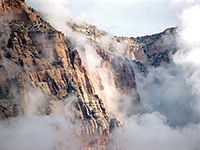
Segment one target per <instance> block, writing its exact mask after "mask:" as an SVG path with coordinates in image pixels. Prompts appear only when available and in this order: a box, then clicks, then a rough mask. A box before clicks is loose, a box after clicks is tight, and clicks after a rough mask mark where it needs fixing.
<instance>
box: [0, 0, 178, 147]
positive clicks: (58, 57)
mask: <svg viewBox="0 0 200 150" xmlns="http://www.w3.org/2000/svg"><path fill="white" fill-rule="evenodd" d="M0 16H1V20H0V29H1V30H0V43H1V44H0V120H3V119H7V118H10V117H16V116H18V115H30V114H29V112H27V110H26V106H27V105H29V100H28V93H29V91H31V90H33V89H39V90H40V91H42V93H43V94H44V95H45V98H46V99H47V103H45V105H44V106H43V108H42V109H41V110H38V111H39V114H37V115H50V114H52V113H54V108H55V107H56V106H57V105H59V104H60V103H64V101H65V100H66V99H67V98H68V97H70V96H71V95H73V96H74V97H75V99H74V101H73V102H72V106H71V112H72V114H71V121H72V122H73V123H74V124H78V125H79V126H80V131H79V132H77V133H76V134H77V136H78V137H79V138H80V139H81V141H82V142H81V149H84V150H89V149H94V150H98V149H109V148H108V145H107V144H108V142H109V141H110V143H113V142H114V141H112V138H111V134H110V133H111V132H112V130H113V129H114V128H116V127H119V126H120V124H121V122H120V121H119V120H118V119H117V117H116V115H111V113H110V110H109V109H108V108H107V104H106V98H108V97H105V96H104V95H105V92H106V90H105V88H106V87H105V84H104V83H103V82H104V81H103V80H104V78H103V77H102V75H101V73H100V72H99V71H98V70H97V71H96V72H95V76H93V74H91V73H90V72H89V71H88V69H87V66H85V65H84V64H83V59H84V57H83V58H82V57H81V56H80V52H79V51H78V50H76V49H75V48H74V47H73V44H71V42H70V39H68V38H66V36H67V35H66V36H65V35H64V34H63V33H61V32H59V31H57V30H56V29H54V28H53V27H52V26H51V25H50V24H49V23H47V22H46V21H44V20H43V19H42V18H41V17H40V16H39V15H38V13H37V12H36V11H35V10H34V9H32V8H30V7H27V5H26V3H25V1H23V0H4V1H3V0H1V2H0ZM71 28H72V29H73V30H74V32H78V33H81V34H84V35H86V37H87V38H88V40H89V42H90V43H91V45H92V46H93V50H94V51H95V52H96V53H97V55H98V56H99V57H100V58H101V68H103V69H106V70H107V71H108V72H109V73H108V76H109V81H110V82H111V83H110V84H111V86H112V87H114V88H115V89H116V90H117V91H119V92H121V93H125V94H127V95H130V96H131V97H132V105H130V107H135V106H137V105H138V104H139V102H140V97H139V94H138V92H137V85H136V81H135V70H137V69H138V70H140V71H141V72H143V73H144V74H146V73H147V72H148V70H147V66H155V67H156V66H159V65H162V63H166V62H169V61H170V59H169V52H173V51H175V48H174V46H173V44H169V45H163V43H165V42H164V40H165V38H163V37H166V38H167V39H170V40H171V41H170V43H173V42H174V41H173V40H174V38H173V34H174V33H175V29H174V28H171V29H167V30H165V31H164V32H163V33H160V34H155V35H152V36H146V37H140V38H139V37H138V38H127V37H114V36H109V35H108V33H106V32H104V31H99V30H98V29H97V28H96V27H95V26H90V25H87V24H85V25H77V24H71ZM103 38H106V41H108V42H106V43H105V42H102V39H103ZM103 41H105V40H103ZM120 101H122V102H123V100H122V99H120ZM123 109H126V108H123ZM127 113H128V115H129V114H131V113H133V112H132V111H130V112H127ZM113 149H114V148H113Z"/></svg>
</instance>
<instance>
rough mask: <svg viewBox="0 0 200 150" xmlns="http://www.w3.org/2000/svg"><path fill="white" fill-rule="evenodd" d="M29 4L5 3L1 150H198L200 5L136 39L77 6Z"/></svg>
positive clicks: (183, 8) (43, 0) (187, 5)
mask: <svg viewBox="0 0 200 150" xmlns="http://www.w3.org/2000/svg"><path fill="white" fill-rule="evenodd" d="M26 3H27V5H29V6H31V7H32V8H34V10H32V8H28V7H27V6H26V4H25V3H24V2H21V1H16V2H15V1H14V2H13V1H12V0H11V1H1V7H2V10H1V11H2V13H1V19H0V21H1V29H2V30H1V37H0V43H1V48H0V52H1V53H0V54H1V55H0V59H1V60H0V67H1V68H0V69H1V70H0V71H1V75H0V85H1V86H0V94H1V95H0V111H1V115H0V117H1V121H0V147H1V148H2V150H14V149H33V150H34V149H42V150H43V149H44V150H45V149H46V150H51V149H52V150H62V149H63V150H64V149H72V150H76V149H87V150H89V149H91V148H94V149H95V150H98V149H120V150H121V149H123V150H130V149H135V150H145V149H150V150H160V149H162V150H177V149H182V150H196V149H199V146H200V144H199V139H200V135H199V132H200V124H199V121H200V100H199V96H200V91H199V85H200V79H199V75H200V71H199V69H200V68H199V67H200V61H199V56H200V53H199V50H200V40H199V38H198V37H199V35H200V29H199V26H200V22H199V20H198V17H199V16H200V2H199V1H198V0H196V1H195V0H194V1H184V2H182V1H178V0H174V1H172V2H171V3H170V4H171V7H173V9H175V6H176V7H177V8H179V9H177V11H176V12H177V14H176V16H174V17H176V18H177V19H176V20H177V21H178V27H177V28H169V29H166V30H165V31H164V32H162V33H158V34H154V35H148V36H143V37H137V38H134V37H130V38H129V37H117V36H113V35H111V34H109V33H107V32H105V31H102V30H99V29H98V27H95V26H92V25H88V24H86V23H85V22H84V21H85V20H84V16H79V17H75V16H73V15H74V14H73V13H72V12H73V11H71V10H70V9H71V8H69V7H68V6H69V3H71V1H68V0H67V1H66V0H60V1H51V0H50V1H49V0H40V1H38V0H27V1H26ZM177 5H178V6H177ZM24 14H26V15H24ZM40 16H41V17H40ZM79 18H81V19H79ZM82 19H83V20H82ZM7 118H8V119H7ZM20 143H21V144H20Z"/></svg>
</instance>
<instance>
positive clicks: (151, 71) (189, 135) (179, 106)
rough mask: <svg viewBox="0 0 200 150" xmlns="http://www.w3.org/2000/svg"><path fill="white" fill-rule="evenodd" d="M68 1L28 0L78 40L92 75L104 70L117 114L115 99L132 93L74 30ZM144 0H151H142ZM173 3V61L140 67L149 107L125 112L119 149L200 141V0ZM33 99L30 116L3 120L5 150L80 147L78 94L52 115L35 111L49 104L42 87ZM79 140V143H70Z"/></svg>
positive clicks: (170, 147)
mask: <svg viewBox="0 0 200 150" xmlns="http://www.w3.org/2000/svg"><path fill="white" fill-rule="evenodd" d="M127 1H128V3H130V2H131V0H127ZM153 1H157V0H153ZM69 2H70V1H65V0H59V1H52V0H49V1H48V0H27V4H29V5H30V6H32V7H33V8H35V9H36V10H38V11H39V12H40V13H41V15H42V17H44V19H45V20H47V21H48V22H49V23H50V24H51V25H52V26H54V27H55V28H56V29H58V30H61V31H62V32H63V33H64V34H65V35H66V36H67V37H70V38H72V41H73V40H74V42H72V43H73V44H74V45H73V46H74V47H75V48H76V49H77V50H78V51H79V52H80V55H81V58H82V59H83V64H84V65H85V66H86V67H87V69H88V71H89V74H90V76H91V77H92V76H93V73H94V72H98V73H99V74H100V76H101V78H102V81H103V84H104V87H105V93H102V94H104V96H105V98H106V100H107V102H106V104H107V105H108V108H110V111H114V112H113V113H115V114H119V113H120V112H119V111H118V110H117V108H118V107H119V105H121V103H118V102H113V101H112V100H113V99H116V98H117V97H120V96H121V97H124V104H123V105H124V108H126V107H127V108H129V109H130V106H131V105H130V104H131V102H130V100H131V96H132V95H124V94H122V93H118V91H117V90H116V89H115V88H114V87H112V85H110V84H109V82H110V81H109V78H108V70H105V69H103V68H101V58H100V57H99V56H98V55H97V54H96V52H94V51H93V47H92V46H91V45H90V43H89V42H88V41H87V39H86V37H84V36H83V35H80V34H77V33H74V32H73V31H72V30H71V29H70V28H69V26H67V23H70V22H71V21H72V20H71V19H72V18H71V16H73V15H74V14H73V13H72V12H71V10H70V9H69V8H68V5H69ZM78 2H79V1H77V3H78ZM105 3H106V2H105ZM145 3H146V1H144V2H143V4H145ZM167 4H168V3H167ZM145 5H147V4H145ZM155 6H156V7H159V6H158V5H155ZM162 6H163V5H162ZM171 7H173V9H179V11H177V12H178V13H177V16H178V19H177V20H178V21H179V27H178V30H177V34H176V36H177V37H176V41H177V46H178V51H177V52H176V53H175V54H174V55H172V56H171V57H172V60H173V61H172V62H171V63H170V64H167V65H164V66H160V67H157V68H154V67H149V68H148V74H147V76H146V77H144V76H143V75H141V74H140V73H136V81H137V88H138V89H137V90H138V92H139V94H140V97H141V105H142V106H143V107H144V109H145V113H137V112H136V113H134V114H133V115H131V116H125V115H126V113H124V114H123V115H122V117H123V118H124V120H123V121H124V122H123V125H122V127H120V128H119V129H116V130H115V131H114V132H113V133H112V134H113V137H114V139H115V140H116V142H117V143H119V148H120V149H123V150H131V149H134V150H179V149H181V150H197V149H199V147H200V140H199V139H200V134H199V132H200V123H199V121H200V98H199V97H200V78H199V77H200V59H199V57H200V38H199V35H200V28H199V27H200V21H199V20H198V17H199V16H200V4H199V1H198V0H196V1H195V0H191V1H189V0H185V1H184V2H183V1H180V0H174V1H173V2H172V3H171ZM177 7H178V8H177ZM180 7H181V8H182V9H180ZM155 13H159V12H155ZM87 17H88V16H87V15H84V13H83V14H81V15H79V16H76V17H75V19H74V20H75V21H77V22H82V21H84V18H86V21H87ZM174 17H175V16H174ZM79 18H81V19H79ZM82 19H83V20H82ZM172 20H174V19H172ZM135 21H136V22H137V20H135ZM102 24H103V22H102ZM144 26H149V25H147V24H145V25H144ZM97 27H98V26H97ZM129 30H130V29H129ZM159 30H160V29H159ZM142 34H143V33H142ZM108 41H111V42H112V40H111V38H110V37H105V38H104V39H102V44H106V43H107V42H108ZM108 43H109V42H108ZM120 47H123V45H121V46H120ZM123 48H124V47H123ZM82 50H85V51H82ZM86 53H88V55H86ZM116 55H118V53H117V54H116ZM109 99H110V100H109ZM38 100H41V101H40V102H41V103H38ZM28 101H29V103H27V104H26V108H27V109H25V112H26V115H25V116H19V117H17V118H15V119H10V120H8V121H2V122H0V131H1V134H0V146H1V148H2V149H3V150H13V148H15V149H30V147H31V148H32V149H33V150H34V149H41V150H64V149H73V150H75V149H78V148H79V147H78V146H79V145H78V144H74V143H77V141H76V138H73V137H72V134H73V133H74V132H75V130H76V129H77V128H76V127H75V126H74V125H72V124H71V123H70V121H69V120H68V119H66V116H68V115H70V113H71V112H70V109H69V108H70V105H71V102H72V101H73V97H71V98H69V99H67V100H66V104H65V105H62V106H60V107H59V108H55V113H54V114H52V115H50V116H36V115H38V113H39V111H43V110H41V108H42V107H41V106H43V105H45V101H46V99H45V97H44V95H43V94H42V93H41V92H40V91H30V92H29V94H28ZM67 101H69V102H67ZM35 102H37V103H35ZM133 109H135V108H133ZM68 110H69V111H68ZM5 139H6V140H5ZM10 143H12V145H11V144H10ZM19 143H23V144H22V145H20V144H19ZM59 145H60V146H61V147H59ZM74 145H75V146H76V145H77V147H71V146H74ZM16 146H18V147H16ZM1 148H0V149H1Z"/></svg>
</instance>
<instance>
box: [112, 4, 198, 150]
mask: <svg viewBox="0 0 200 150" xmlns="http://www.w3.org/2000/svg"><path fill="white" fill-rule="evenodd" d="M176 2H178V1H176ZM190 2H191V1H190ZM188 4H189V5H187V6H184V8H185V9H183V10H182V12H181V13H180V14H179V17H178V19H179V21H180V25H179V27H178V30H177V33H176V41H177V46H178V51H177V52H176V53H175V54H174V55H172V56H171V57H172V60H173V62H171V63H170V64H167V65H164V66H162V65H161V66H159V67H157V68H154V67H150V68H148V74H147V77H142V76H141V75H140V74H137V78H136V81H137V85H138V92H139V94H140V96H141V103H142V105H143V106H144V107H145V108H146V110H147V113H144V114H135V115H132V116H131V117H130V118H129V119H127V120H126V121H125V123H124V125H123V126H122V127H121V129H117V130H115V133H114V137H115V138H116V140H117V141H118V142H119V143H123V144H120V149H124V150H129V149H134V150H146V149H149V150H177V149H181V150H197V149H199V146H200V141H199V139H200V135H199V132H200V123H199V121H200V107H199V106H200V97H199V96H200V95H199V94H200V90H199V89H200V88H199V87H200V82H199V81H200V78H199V76H200V71H199V70H200V61H199V57H200V40H199V35H200V28H199V25H200V21H199V20H198V19H197V18H198V16H200V4H199V3H198V1H193V2H191V3H189V2H188Z"/></svg>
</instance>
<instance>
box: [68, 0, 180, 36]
mask: <svg viewBox="0 0 200 150" xmlns="http://www.w3.org/2000/svg"><path fill="white" fill-rule="evenodd" d="M68 6H69V7H70V9H71V11H72V13H73V15H75V16H82V18H83V17H85V20H86V22H88V23H91V24H94V25H96V26H97V27H99V28H100V29H103V30H106V31H108V32H111V33H112V34H114V35H118V36H141V35H147V34H153V33H157V32H161V31H163V30H164V29H166V28H168V27H173V26H177V24H178V23H177V20H176V10H175V8H174V7H173V5H172V0H121V1H119V0H101V1H100V0H84V1H82V0H76V1H74V0H69V3H68Z"/></svg>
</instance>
